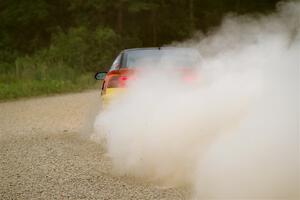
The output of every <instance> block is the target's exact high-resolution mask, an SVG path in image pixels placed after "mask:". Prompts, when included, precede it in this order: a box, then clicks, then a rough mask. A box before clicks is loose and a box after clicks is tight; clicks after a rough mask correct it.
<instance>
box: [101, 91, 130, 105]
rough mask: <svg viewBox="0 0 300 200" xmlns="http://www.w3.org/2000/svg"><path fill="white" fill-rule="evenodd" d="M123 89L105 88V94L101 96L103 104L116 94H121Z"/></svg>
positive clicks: (106, 103)
mask: <svg viewBox="0 0 300 200" xmlns="http://www.w3.org/2000/svg"><path fill="white" fill-rule="evenodd" d="M124 90H125V89H124V88H107V89H106V92H105V94H103V95H102V96H101V98H102V104H103V106H104V107H106V106H108V105H109V103H110V102H111V101H112V100H113V99H115V98H116V97H117V96H119V95H120V94H122V93H123V92H124Z"/></svg>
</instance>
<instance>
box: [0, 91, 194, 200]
mask: <svg viewBox="0 0 300 200" xmlns="http://www.w3.org/2000/svg"><path fill="white" fill-rule="evenodd" d="M99 102H100V100H99V92H98V91H89V92H84V93H78V94H66V95H59V96H52V97H40V98H32V99H25V100H18V101H11V102H2V103H0V199H1V200H3V199H103V200H104V199H107V200H108V199H172V200H175V199H188V196H189V195H188V192H187V190H185V189H182V188H160V187H157V186H155V185H153V184H151V183H147V182H146V181H143V180H141V179H139V180H137V179H135V178H133V177H127V176H122V177H120V176H117V175H115V174H114V173H113V170H112V169H113V167H112V165H111V162H110V160H109V158H108V156H106V153H105V149H104V147H103V146H102V145H101V144H98V143H95V142H93V141H92V140H90V139H89V135H90V134H91V132H92V128H91V127H92V124H93V119H94V117H95V115H96V114H97V112H98V111H99Z"/></svg>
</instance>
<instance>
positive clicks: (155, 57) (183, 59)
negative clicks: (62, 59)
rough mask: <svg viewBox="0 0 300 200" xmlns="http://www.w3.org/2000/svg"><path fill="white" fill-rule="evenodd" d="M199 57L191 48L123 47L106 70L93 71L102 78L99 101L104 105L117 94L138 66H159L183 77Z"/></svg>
mask: <svg viewBox="0 0 300 200" xmlns="http://www.w3.org/2000/svg"><path fill="white" fill-rule="evenodd" d="M200 60H201V56H200V54H199V52H198V51H197V50H195V49H192V48H175V47H156V48H135V49H126V50H123V51H122V52H121V53H120V54H119V55H118V56H117V58H116V59H115V61H114V62H113V64H112V66H111V67H110V70H109V71H108V72H97V73H96V74H95V79H96V80H103V82H102V88H101V97H102V102H103V103H104V104H105V105H107V104H109V102H110V101H111V99H113V98H115V96H117V94H120V93H122V92H123V91H124V88H126V87H127V84H128V81H130V80H132V79H134V77H135V76H136V74H137V73H136V72H137V71H140V69H142V68H146V67H147V68H149V67H150V68H155V67H156V68H158V67H161V66H162V65H168V67H172V70H180V71H182V74H184V78H189V77H193V76H191V74H192V73H193V67H194V66H195V65H198V64H199V62H200Z"/></svg>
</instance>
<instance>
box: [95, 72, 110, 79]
mask: <svg viewBox="0 0 300 200" xmlns="http://www.w3.org/2000/svg"><path fill="white" fill-rule="evenodd" d="M106 74H107V72H97V73H96V74H95V79H96V80H104V78H105V76H106Z"/></svg>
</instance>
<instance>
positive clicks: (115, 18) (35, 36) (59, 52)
mask: <svg viewBox="0 0 300 200" xmlns="http://www.w3.org/2000/svg"><path fill="white" fill-rule="evenodd" d="M276 2H278V0H266V1H253V0H244V1H241V0H214V1H211V0H201V1H196V0H152V1H148V0H113V1H111V0H26V1H25V0H5V1H0V21H1V23H0V99H3V98H16V97H20V96H30V95H40V94H49V93H53V92H63V91H75V90H77V89H82V88H88V87H90V86H93V85H94V81H93V76H92V75H90V73H92V74H93V73H94V72H95V71H101V70H107V69H108V68H109V66H110V64H111V62H112V60H113V58H114V57H115V56H116V55H117V54H118V53H119V51H120V50H122V49H125V48H131V47H144V46H162V45H164V44H168V43H170V42H173V41H175V40H177V41H178V40H183V39H185V38H188V37H189V36H191V35H192V34H193V32H194V31H195V30H201V31H204V32H206V31H208V30H209V28H210V27H212V26H216V25H218V24H219V23H220V22H221V19H222V17H223V16H224V14H226V13H228V12H236V13H247V12H267V11H269V10H271V9H273V8H274V7H275V5H276ZM87 74H89V76H87Z"/></svg>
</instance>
